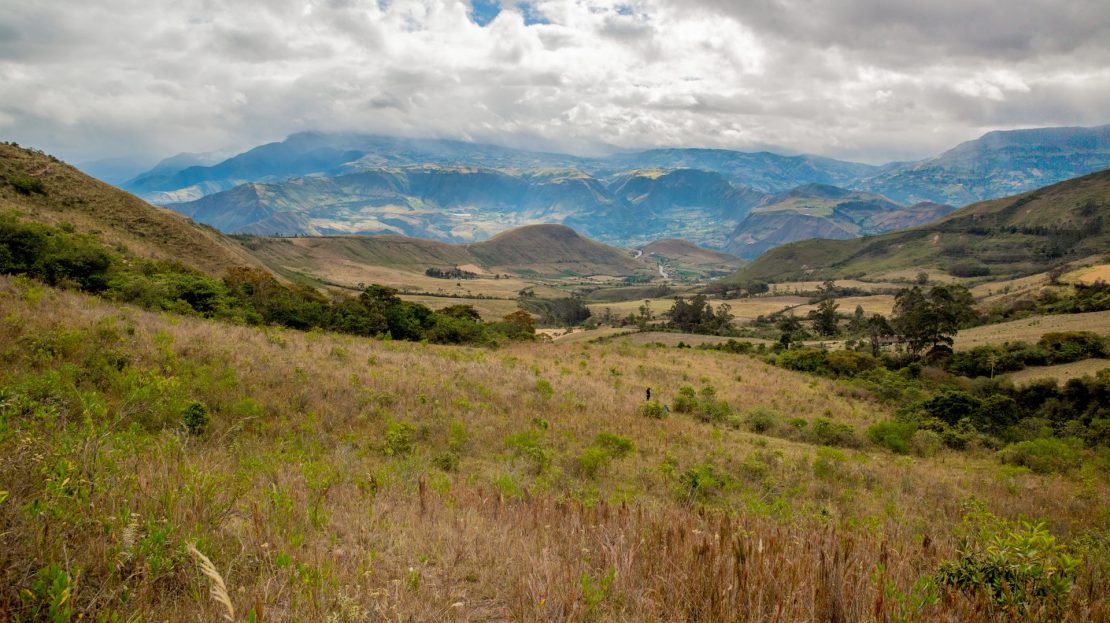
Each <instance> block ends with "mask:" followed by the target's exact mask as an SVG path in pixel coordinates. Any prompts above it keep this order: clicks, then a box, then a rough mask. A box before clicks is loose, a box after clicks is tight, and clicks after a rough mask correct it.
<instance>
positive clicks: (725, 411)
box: [674, 385, 732, 424]
mask: <svg viewBox="0 0 1110 623" xmlns="http://www.w3.org/2000/svg"><path fill="white" fill-rule="evenodd" d="M674 410H675V411H676V412H678V413H689V414H691V415H693V416H694V417H696V418H697V419H698V420H700V421H702V422H707V423H715V424H719V423H721V422H724V421H725V420H727V419H728V416H729V415H731V414H732V408H731V407H729V406H728V403H727V402H725V401H724V400H717V390H716V389H715V388H714V387H713V386H712V385H706V386H705V387H702V388H701V391H700V392H695V391H694V388H693V387H690V386H689V385H683V386H682V387H680V388H679V389H678V396H676V397H675V399H674Z"/></svg>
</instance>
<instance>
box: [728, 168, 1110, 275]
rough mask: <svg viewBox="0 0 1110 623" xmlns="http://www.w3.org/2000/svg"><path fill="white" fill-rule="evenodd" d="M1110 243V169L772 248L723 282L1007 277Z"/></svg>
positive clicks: (1093, 251)
mask: <svg viewBox="0 0 1110 623" xmlns="http://www.w3.org/2000/svg"><path fill="white" fill-rule="evenodd" d="M1108 249H1110V170H1104V171H1100V172H1098V173H1092V174H1090V175H1085V176H1082V177H1078V178H1075V179H1071V180H1067V181H1065V182H1060V183H1057V184H1053V185H1050V186H1046V187H1043V188H1038V189H1037V190H1034V191H1030V192H1026V193H1021V194H1018V195H1014V196H1009V197H1004V198H1001V199H993V200H989V201H982V202H978V203H974V204H972V205H969V206H966V207H964V208H962V209H960V210H957V211H955V212H953V213H951V214H949V215H947V216H945V217H943V218H941V219H939V220H937V221H935V222H932V223H929V224H927V225H923V226H919V227H912V228H909V229H900V230H898V231H893V232H890V233H886V234H882V235H878V236H870V237H866V238H857V239H853V240H804V241H800V242H794V243H791V244H787V245H783V246H780V247H778V248H775V249H772V250H770V251H768V252H766V253H764V254H763V255H761V256H760V257H759V258H758V259H757V260H755V261H754V262H751V263H750V264H748V265H747V266H745V267H743V268H742V269H740V270H739V271H737V272H736V273H734V274H733V275H730V276H729V277H727V278H725V279H724V280H723V284H725V285H727V284H745V283H748V282H751V281H768V282H774V281H790V280H815V279H853V278H866V279H868V280H872V281H875V280H883V279H912V278H914V276H915V275H917V274H919V273H922V272H924V273H926V274H927V275H929V276H930V277H933V276H938V277H942V278H944V279H949V278H951V277H957V278H981V279H986V280H1001V279H1007V278H1012V277H1017V276H1023V275H1029V274H1033V273H1037V272H1042V271H1046V270H1048V269H1050V268H1051V267H1053V266H1058V265H1061V264H1063V263H1066V262H1069V261H1073V260H1080V259H1085V258H1088V257H1091V256H1100V255H1102V254H1105V253H1106V252H1107V250H1108Z"/></svg>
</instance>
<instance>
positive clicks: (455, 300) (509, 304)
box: [401, 294, 520, 321]
mask: <svg viewBox="0 0 1110 623" xmlns="http://www.w3.org/2000/svg"><path fill="white" fill-rule="evenodd" d="M401 298H402V299H404V300H406V301H411V302H413V303H420V304H421V305H427V306H428V307H430V308H432V309H436V310H439V309H443V308H444V307H449V306H451V305H472V306H473V307H474V309H477V310H478V313H480V314H482V319H483V320H486V321H493V320H501V319H502V318H504V317H505V316H507V315H509V314H511V313H513V312H515V311H516V310H518V309H520V307H519V306H518V305H517V303H516V300H515V299H513V300H507V301H506V300H500V299H476V298H467V297H449V296H425V295H421V294H402V295H401Z"/></svg>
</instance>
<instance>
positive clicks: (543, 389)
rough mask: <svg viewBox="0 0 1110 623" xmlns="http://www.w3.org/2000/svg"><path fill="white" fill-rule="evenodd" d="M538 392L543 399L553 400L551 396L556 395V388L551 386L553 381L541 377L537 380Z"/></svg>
mask: <svg viewBox="0 0 1110 623" xmlns="http://www.w3.org/2000/svg"><path fill="white" fill-rule="evenodd" d="M536 393H538V394H539V395H540V398H541V399H542V400H551V397H552V396H554V395H555V390H554V388H552V387H551V383H549V382H548V381H546V380H544V379H539V380H538V381H536Z"/></svg>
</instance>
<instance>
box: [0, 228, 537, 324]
mask: <svg viewBox="0 0 1110 623" xmlns="http://www.w3.org/2000/svg"><path fill="white" fill-rule="evenodd" d="M0 274H13V275H26V276H29V277H33V278H36V279H39V280H41V281H44V282H46V283H47V284H49V285H52V286H71V287H74V288H77V289H80V290H83V291H86V292H91V293H94V294H100V295H102V296H105V297H107V298H111V299H113V300H117V301H121V302H125V303H132V304H136V305H139V306H141V307H145V308H147V309H154V310H164V311H171V312H175V313H181V314H189V315H197V316H202V317H206V318H218V319H222V320H228V321H232V322H238V323H247V324H263V323H266V324H276V325H281V326H286V327H290V328H294V329H301V330H307V329H317V328H318V329H324V330H328V331H336V332H340V333H350V334H354V335H363V336H388V337H390V338H392V339H400V340H414V341H420V340H427V341H429V342H433V343H439V344H496V343H497V342H500V341H503V340H527V339H534V338H535V327H534V325H533V323H532V319H531V317H530V316H529V315H528V314H527V313H524V312H515V313H513V314H510V315H508V316H506V317H505V319H504V320H501V321H498V322H492V323H486V322H482V320H481V316H480V315H479V314H478V312H477V310H475V309H474V308H473V307H471V306H469V305H452V306H450V307H447V308H445V309H443V310H441V311H438V312H436V311H433V310H431V309H430V308H428V307H426V306H424V305H420V304H418V303H411V302H408V301H404V300H402V299H401V298H400V296H398V292H397V290H395V289H393V288H387V287H384V286H376V285H372V286H369V287H367V288H366V289H365V290H363V291H362V292H361V293H360V294H359V295H358V296H357V297H349V296H341V297H333V298H329V297H326V296H324V295H323V294H321V293H319V292H318V291H316V290H315V289H313V288H310V287H308V286H303V285H285V284H282V283H281V282H279V281H277V279H275V278H274V277H273V276H272V275H270V274H269V273H266V272H264V271H261V270H256V269H250V268H233V269H229V270H228V272H227V274H226V276H225V277H224V278H223V279H215V278H212V277H209V276H207V275H204V274H201V273H199V272H197V271H195V270H192V269H190V268H188V267H187V266H184V265H183V264H180V263H176V262H156V261H145V260H140V259H136V258H124V257H121V256H120V255H118V254H116V253H114V252H112V251H110V250H108V249H106V248H105V247H104V246H103V245H102V244H101V243H99V242H98V241H96V240H95V239H93V238H90V237H88V236H83V235H80V234H76V233H72V232H69V231H65V230H63V229H59V228H54V227H49V226H46V225H39V224H35V223H24V222H20V221H18V220H17V219H16V218H15V217H13V216H10V215H7V216H0Z"/></svg>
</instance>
